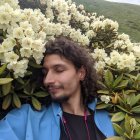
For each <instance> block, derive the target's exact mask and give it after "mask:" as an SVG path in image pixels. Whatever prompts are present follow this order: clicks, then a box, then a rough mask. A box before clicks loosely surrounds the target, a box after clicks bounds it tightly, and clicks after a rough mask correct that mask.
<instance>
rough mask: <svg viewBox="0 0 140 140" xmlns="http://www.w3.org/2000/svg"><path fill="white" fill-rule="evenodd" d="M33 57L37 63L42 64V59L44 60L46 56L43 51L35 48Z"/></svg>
mask: <svg viewBox="0 0 140 140" xmlns="http://www.w3.org/2000/svg"><path fill="white" fill-rule="evenodd" d="M33 57H34V59H35V60H36V63H37V64H40V63H41V61H42V59H43V57H44V55H43V53H42V51H36V50H34V51H33Z"/></svg>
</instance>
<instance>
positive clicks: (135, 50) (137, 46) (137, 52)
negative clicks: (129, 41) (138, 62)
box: [133, 45, 140, 59]
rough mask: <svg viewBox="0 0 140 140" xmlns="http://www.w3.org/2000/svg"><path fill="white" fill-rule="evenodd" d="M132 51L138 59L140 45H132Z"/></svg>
mask: <svg viewBox="0 0 140 140" xmlns="http://www.w3.org/2000/svg"><path fill="white" fill-rule="evenodd" d="M133 52H134V55H135V56H136V57H137V58H139V59H140V45H134V47H133Z"/></svg>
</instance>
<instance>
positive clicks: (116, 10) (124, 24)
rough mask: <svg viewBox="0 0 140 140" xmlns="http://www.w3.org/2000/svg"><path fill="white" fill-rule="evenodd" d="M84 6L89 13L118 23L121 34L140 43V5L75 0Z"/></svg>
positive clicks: (98, 0) (103, 0) (102, 0)
mask: <svg viewBox="0 0 140 140" xmlns="http://www.w3.org/2000/svg"><path fill="white" fill-rule="evenodd" d="M74 1H75V2H76V3H78V4H83V5H84V6H85V9H86V10H88V11H89V12H96V13H98V14H99V15H104V16H105V17H108V18H111V19H113V20H116V21H118V23H119V32H121V33H123V32H124V33H127V34H129V35H130V36H131V38H132V39H133V41H134V42H139V41H140V17H139V14H138V13H140V8H139V5H132V4H131V5H130V4H124V3H121V4H119V3H114V2H108V1H105V0H74Z"/></svg>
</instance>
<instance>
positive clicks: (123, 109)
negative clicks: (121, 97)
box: [116, 105, 132, 114]
mask: <svg viewBox="0 0 140 140" xmlns="http://www.w3.org/2000/svg"><path fill="white" fill-rule="evenodd" d="M116 107H118V108H119V109H121V110H122V111H124V112H126V113H128V114H132V113H131V112H129V111H128V110H126V109H125V108H123V107H121V106H120V105H116Z"/></svg>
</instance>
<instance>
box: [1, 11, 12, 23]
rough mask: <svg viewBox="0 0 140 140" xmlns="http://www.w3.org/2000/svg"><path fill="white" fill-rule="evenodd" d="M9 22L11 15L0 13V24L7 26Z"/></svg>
mask: <svg viewBox="0 0 140 140" xmlns="http://www.w3.org/2000/svg"><path fill="white" fill-rule="evenodd" d="M10 20H11V15H10V14H9V13H8V12H1V13H0V24H8V23H9V22H10Z"/></svg>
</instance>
